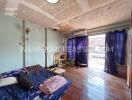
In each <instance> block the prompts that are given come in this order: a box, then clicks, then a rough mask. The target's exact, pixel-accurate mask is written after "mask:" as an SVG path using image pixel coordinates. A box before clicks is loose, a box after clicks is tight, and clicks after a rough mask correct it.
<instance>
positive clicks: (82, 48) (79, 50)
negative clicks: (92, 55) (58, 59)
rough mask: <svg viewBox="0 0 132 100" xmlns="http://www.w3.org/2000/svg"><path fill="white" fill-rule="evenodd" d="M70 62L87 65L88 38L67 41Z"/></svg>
mask: <svg viewBox="0 0 132 100" xmlns="http://www.w3.org/2000/svg"><path fill="white" fill-rule="evenodd" d="M67 52H68V54H67V55H68V60H74V61H75V63H76V62H77V63H81V64H87V63H88V62H87V61H88V37H87V36H81V37H74V38H70V39H68V41H67Z"/></svg>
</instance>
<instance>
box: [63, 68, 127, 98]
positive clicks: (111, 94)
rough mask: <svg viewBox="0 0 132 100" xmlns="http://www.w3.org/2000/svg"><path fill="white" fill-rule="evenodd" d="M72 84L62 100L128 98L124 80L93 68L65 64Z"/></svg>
mask: <svg viewBox="0 0 132 100" xmlns="http://www.w3.org/2000/svg"><path fill="white" fill-rule="evenodd" d="M64 69H65V70H66V73H65V77H66V78H68V79H70V80H72V86H71V87H70V89H69V90H68V92H67V93H66V94H65V95H64V97H62V100H129V90H128V87H127V85H126V80H124V79H121V78H118V77H115V76H112V75H110V74H107V73H105V72H104V71H103V70H98V69H93V68H79V69H76V67H71V66H65V67H64Z"/></svg>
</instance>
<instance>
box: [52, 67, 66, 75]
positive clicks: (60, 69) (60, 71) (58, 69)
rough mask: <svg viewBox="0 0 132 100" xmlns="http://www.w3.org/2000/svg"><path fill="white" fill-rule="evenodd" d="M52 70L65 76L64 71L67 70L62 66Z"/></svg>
mask: <svg viewBox="0 0 132 100" xmlns="http://www.w3.org/2000/svg"><path fill="white" fill-rule="evenodd" d="M51 71H52V72H53V73H55V74H58V75H62V76H64V73H65V72H66V70H64V69H62V68H54V69H51Z"/></svg>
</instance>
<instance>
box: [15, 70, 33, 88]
mask: <svg viewBox="0 0 132 100" xmlns="http://www.w3.org/2000/svg"><path fill="white" fill-rule="evenodd" d="M16 77H17V80H18V83H19V84H20V86H21V87H23V88H24V89H26V90H28V89H32V88H33V83H32V81H31V80H30V78H29V76H28V75H27V74H26V73H24V72H21V73H19V74H18V75H17V76H16Z"/></svg>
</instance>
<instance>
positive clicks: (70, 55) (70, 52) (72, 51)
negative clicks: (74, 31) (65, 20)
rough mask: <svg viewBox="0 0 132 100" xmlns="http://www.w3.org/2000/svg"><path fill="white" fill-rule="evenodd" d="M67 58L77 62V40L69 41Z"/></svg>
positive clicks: (71, 39)
mask: <svg viewBox="0 0 132 100" xmlns="http://www.w3.org/2000/svg"><path fill="white" fill-rule="evenodd" d="M67 53H68V54H67V57H68V60H72V61H73V60H74V61H75V38H70V39H68V41H67Z"/></svg>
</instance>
